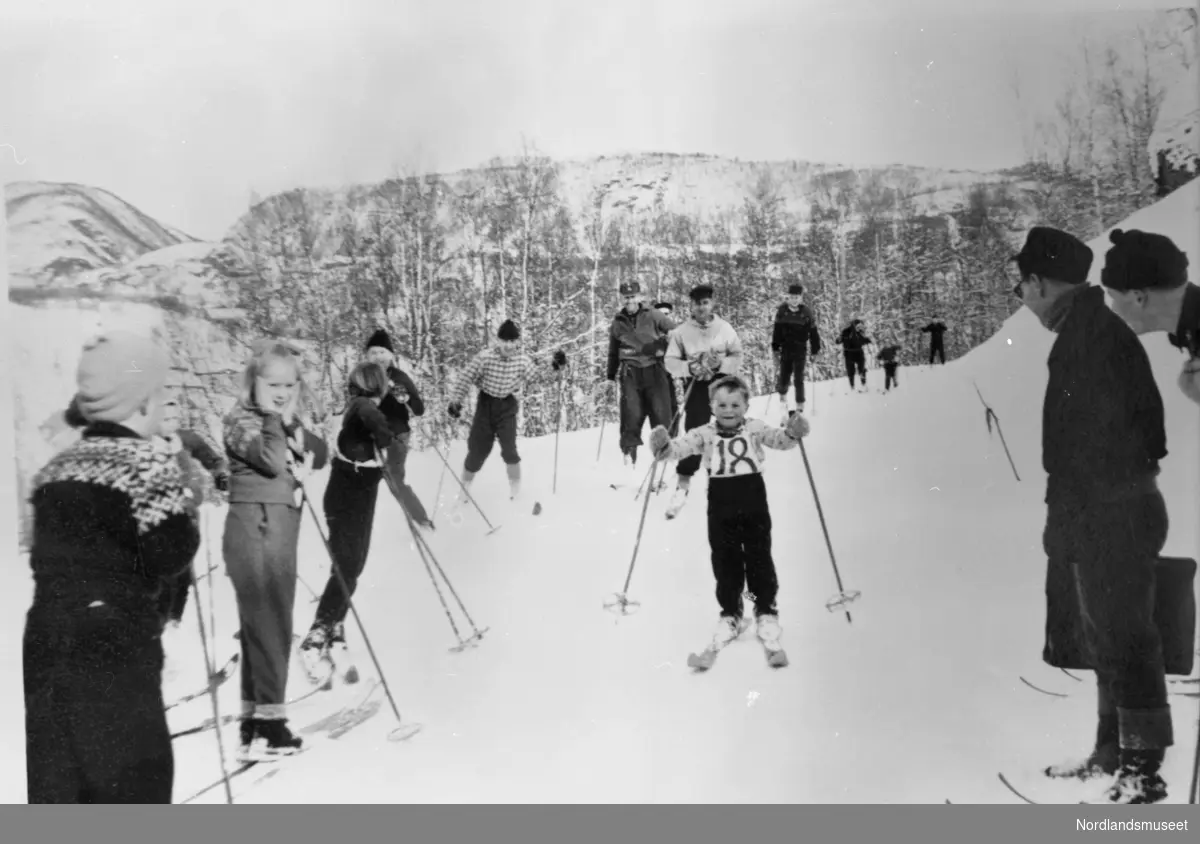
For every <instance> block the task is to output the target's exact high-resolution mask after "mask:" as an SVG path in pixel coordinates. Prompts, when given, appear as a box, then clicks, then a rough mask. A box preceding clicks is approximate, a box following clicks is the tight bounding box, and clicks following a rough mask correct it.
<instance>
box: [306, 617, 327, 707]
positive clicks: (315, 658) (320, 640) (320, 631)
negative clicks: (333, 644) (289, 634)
mask: <svg viewBox="0 0 1200 844" xmlns="http://www.w3.org/2000/svg"><path fill="white" fill-rule="evenodd" d="M329 638H330V637H329V631H328V630H326V629H325V626H324V625H322V624H313V626H312V629H311V630H309V631H308V635H307V636H305V637H304V641H303V642H301V643H300V664H301V665H303V666H304V673H305V674H306V675H307V676H308V681H309V682H310V683H312V684H313V685H314V686H319V687H320V688H321V690H322V691H329V689H331V688H333V663H332V661H331V659H330V655H329V646H330V641H329Z"/></svg>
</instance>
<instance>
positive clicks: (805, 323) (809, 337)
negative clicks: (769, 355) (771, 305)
mask: <svg viewBox="0 0 1200 844" xmlns="http://www.w3.org/2000/svg"><path fill="white" fill-rule="evenodd" d="M806 346H807V347H808V350H809V351H811V352H812V354H814V355H816V354H820V353H821V336H820V334H818V333H817V321H816V319H815V318H814V317H813V313H812V311H811V310H809V308H808V305H801V306H800V307H799V308H798V309H797V310H794V311H793V310H792V309H791V308H789V307H788V306H787V304H786V303H784V304H782V305H780V306H779V310H777V311H776V312H775V331H774V333H773V334H772V335H771V351H773V352H784V351H786V352H789V353H791V354H793V355H799V356H804V355H805V351H806V349H805V347H806Z"/></svg>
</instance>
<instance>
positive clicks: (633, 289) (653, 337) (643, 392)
mask: <svg viewBox="0 0 1200 844" xmlns="http://www.w3.org/2000/svg"><path fill="white" fill-rule="evenodd" d="M621 297H622V299H623V300H624V301H623V303H622V307H621V310H620V311H619V312H618V313H617V315H616V316H614V317H613V321H612V327H611V328H610V329H609V332H608V372H607V378H608V381H609V382H611V383H613V384H616V385H618V395H619V397H620V413H621V439H620V446H621V453H622V454H623V455H624V463H625V470H626V475H627V477H626V478H625V483H627V484H636V483H637V481H636V479H635V477H634V475H635V472H636V466H637V450H638V446H640V445H642V427H643V426H644V425H645V424H646V417H647V416H649V417H650V426H651V428H653V427H655V426H658V425H670V424H671V394H672V393H673V392H674V385H673V384H672V383H671V376H670V375H669V374H668V373H667V370H666V368H665V367H664V366H663V353H664V352H665V351H666V348H667V335H668V334H669V333H670V332H671V329H672V328H673V327H674V326H672V324H671V321H670V320H669V319H667V317H666V316H664V315H663V314H662V313H661V312H659V311H657V310H655V309H654V308H647V307H646V306H645V303H643V302H642V290H641V286H640V285H639V284H638V283H637V282H636V281H632V282H626V283H624V284H622V285H621Z"/></svg>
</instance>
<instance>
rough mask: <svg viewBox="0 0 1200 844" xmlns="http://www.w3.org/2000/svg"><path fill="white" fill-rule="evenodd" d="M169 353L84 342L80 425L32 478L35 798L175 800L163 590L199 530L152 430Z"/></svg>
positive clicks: (30, 669) (76, 411)
mask: <svg viewBox="0 0 1200 844" xmlns="http://www.w3.org/2000/svg"><path fill="white" fill-rule="evenodd" d="M169 365H170V359H169V357H168V354H167V352H166V350H165V349H164V348H162V346H160V345H159V344H157V343H155V342H154V341H152V340H150V339H149V338H146V337H141V336H138V335H135V334H131V333H128V332H120V331H117V332H110V333H107V334H104V335H102V336H101V337H99V338H97V339H96V340H94V341H91V342H89V343H88V344H87V345H86V346H85V347H84V350H83V355H82V358H81V359H80V362H79V367H78V371H77V375H76V379H77V383H78V393H77V395H76V397H75V400H74V401H73V402H72V408H73V410H72V415H76V416H77V419H78V420H79V421H82V422H83V427H84V430H83V436H82V438H81V439H80V440H79V441H78V442H76V443H75V444H73V445H71V446H69V447H68V448H67V449H65V450H64V451H63V452H61V453H60V454H58V455H56V456H55V457H54V458H53V459H52V460H50V462H49V463H47V464H46V466H45V467H43V468H42V470H41V471H40V472H38V474H37V475H36V476H35V477H34V479H33V493H32V495H31V497H30V502H31V504H32V506H33V513H34V518H33V525H34V528H33V546H32V550H31V553H30V560H29V561H30V567H31V568H32V569H33V581H34V595H33V603H32V605H31V606H30V608H29V612H28V615H27V617H26V624H25V636H24V642H23V646H22V647H23V667H24V681H25V764H26V775H27V785H28V800H29V802H30V803H170V802H171V790H172V786H173V785H174V766H175V762H174V756H173V754H172V750H171V734H170V730H169V729H168V727H167V718H166V714H165V711H164V708H163V698H162V665H163V650H162V641H161V634H162V625H161V623H160V618H159V614H158V595H159V591H160V589H161V588H162V586H163V584H164V581H165V580H166V579H168V578H172V577H174V576H176V575H178V574H179V573H180V572H181V571H185V570H186V569H187V567H188V565H189V564H190V562H191V560H192V556H193V555H194V554H195V553H196V550H197V548H199V546H200V534H199V531H197V530H196V526H195V524H194V523H193V522H192V520H191V519H190V518H189V517H188V514H187V510H186V506H185V502H186V495H185V489H184V486H183V478H182V476H181V475H180V471H179V464H178V463H176V461H175V460H174V459H172V457H171V456H170V454H168V453H167V451H166V449H164V448H162V447H161V444H159V443H156V442H155V441H154V439H153V436H154V434H155V433H156V432H157V431H158V428H159V425H160V424H161V420H162V406H163V393H164V390H165V385H166V377H167V370H168V367H169Z"/></svg>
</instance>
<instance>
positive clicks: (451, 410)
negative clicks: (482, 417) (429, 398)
mask: <svg viewBox="0 0 1200 844" xmlns="http://www.w3.org/2000/svg"><path fill="white" fill-rule="evenodd" d="M446 413H448V414H449V415H450V416H451V417H452V418H454V419H458V418H459V417H460V416H462V405H461V404H460V403H459V402H452V403H451V405H450V406H449V407H447V408H446Z"/></svg>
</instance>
